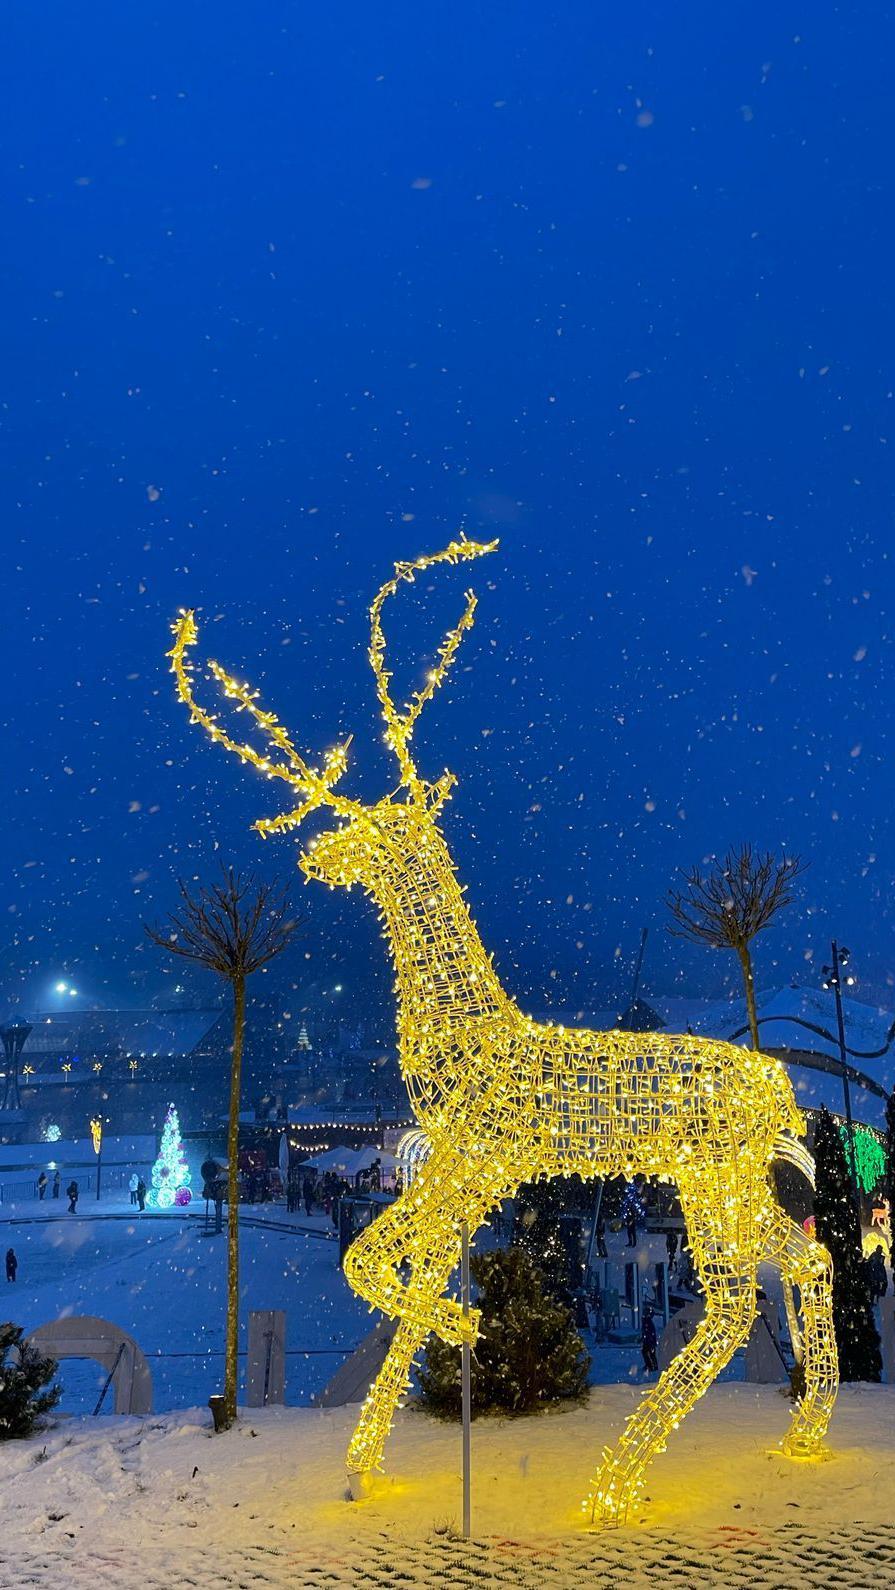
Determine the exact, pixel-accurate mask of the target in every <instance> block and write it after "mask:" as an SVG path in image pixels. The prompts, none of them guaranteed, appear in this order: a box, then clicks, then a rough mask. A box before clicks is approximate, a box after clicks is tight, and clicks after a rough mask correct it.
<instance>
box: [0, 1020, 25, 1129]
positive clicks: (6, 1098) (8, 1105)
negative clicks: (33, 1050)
mask: <svg viewBox="0 0 895 1590" xmlns="http://www.w3.org/2000/svg"><path fill="white" fill-rule="evenodd" d="M30 1031H31V1028H30V1027H29V1025H28V1023H27V1021H14V1022H12V1023H11V1024H10V1026H8V1027H0V1038H2V1039H3V1049H4V1052H5V1054H6V1086H5V1088H4V1090H3V1106H2V1107H3V1109H4V1110H20V1109H21V1107H22V1106H21V1101H20V1099H19V1061H20V1059H21V1057H22V1050H23V1049H24V1047H25V1040H26V1038H27V1037H28V1034H29V1032H30Z"/></svg>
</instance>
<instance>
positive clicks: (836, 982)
mask: <svg viewBox="0 0 895 1590" xmlns="http://www.w3.org/2000/svg"><path fill="white" fill-rule="evenodd" d="M831 950H832V958H833V964H832V966H825V967H824V969H823V973H824V982H823V986H824V988H832V990H833V996H834V998H835V1001H836V1030H837V1033H838V1037H839V1065H840V1068H841V1071H842V1097H843V1100H844V1103H845V1125H846V1133H847V1136H848V1172H849V1175H850V1177H851V1184H852V1191H853V1192H854V1195H855V1200H856V1202H858V1204H859V1217H860V1203H859V1195H858V1184H857V1181H856V1179H855V1128H854V1123H853V1121H852V1113H851V1087H850V1085H849V1080H848V1060H847V1058H846V1050H845V1018H844V1015H843V1012H842V968H843V967H844V966H847V965H848V962H849V959H850V955H849V951H848V950H847V949H846V948H845V945H843V946H842V948H841V949H840V947H839V945H838V944H837V943H836V940H835V939H834V940H833V943H832V946H831ZM847 981H848V982H849V983H853V982H854V978H853V977H849V978H848V979H847Z"/></svg>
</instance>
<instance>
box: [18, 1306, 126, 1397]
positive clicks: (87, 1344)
mask: <svg viewBox="0 0 895 1590" xmlns="http://www.w3.org/2000/svg"><path fill="white" fill-rule="evenodd" d="M28 1341H29V1342H30V1344H31V1345H32V1346H33V1347H39V1348H40V1350H41V1352H42V1353H46V1354H47V1355H48V1356H49V1357H50V1358H94V1359H96V1362H97V1363H98V1364H101V1365H102V1367H103V1369H105V1370H107V1371H112V1370H114V1377H113V1380H112V1385H113V1386H114V1388H115V1412H116V1413H138V1414H140V1413H151V1412H152V1375H151V1374H150V1372H149V1365H148V1364H147V1362H146V1358H145V1356H144V1354H143V1352H142V1351H141V1349H140V1348H139V1347H138V1346H137V1343H136V1342H135V1341H134V1338H133V1336H129V1335H128V1333H127V1331H123V1330H122V1329H121V1327H120V1326H119V1325H113V1324H112V1323H111V1321H110V1320H107V1319H99V1318H98V1317H97V1316H96V1315H94V1314H75V1315H72V1316H71V1317H70V1318H68V1319H55V1320H51V1321H50V1323H49V1324H48V1325H38V1327H37V1329H36V1330H33V1331H32V1332H31V1334H30V1336H29V1337H28Z"/></svg>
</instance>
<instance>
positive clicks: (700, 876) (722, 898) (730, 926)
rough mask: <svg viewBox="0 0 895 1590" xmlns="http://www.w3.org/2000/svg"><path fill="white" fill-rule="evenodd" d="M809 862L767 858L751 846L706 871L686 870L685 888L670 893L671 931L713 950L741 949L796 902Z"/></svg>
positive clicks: (786, 857)
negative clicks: (795, 887) (795, 888)
mask: <svg viewBox="0 0 895 1590" xmlns="http://www.w3.org/2000/svg"><path fill="white" fill-rule="evenodd" d="M806 865H807V863H805V862H803V861H801V860H800V858H799V857H798V856H786V855H784V856H781V858H780V860H779V861H778V860H777V859H776V857H774V856H772V855H770V854H769V853H768V854H765V855H762V854H761V852H760V851H755V850H753V848H752V846H751V845H741V846H740V847H739V849H737V850H729V851H728V852H727V855H726V856H725V857H724V858H723V860H715V861H713V862H712V864H711V865H710V866H709V867H708V869H707V870H706V871H705V872H703V871H702V870H701V869H700V868H699V867H692V868H691V869H690V871H689V872H684V873H683V874H682V877H683V879H684V887H683V888H682V889H672V890H670V891H669V893H668V896H667V900H666V904H667V906H668V910H669V911H670V913H671V916H672V919H673V925H672V926H671V927H669V930H668V931H669V932H670V933H673V934H674V935H675V936H676V937H678V938H685V939H690V940H692V941H693V942H695V943H698V944H709V945H711V946H712V948H713V949H719V950H720V949H731V950H741V949H745V948H747V947H748V945H749V944H750V943H751V941H752V939H754V938H755V936H756V934H757V933H761V932H763V931H764V929H765V928H766V927H768V926H769V925H770V923H771V922H772V921H773V919H774V917H775V916H776V915H777V912H778V911H782V910H783V908H784V907H785V906H787V905H789V904H791V902H792V900H793V899H794V898H795V895H794V891H793V884H794V883H795V881H796V879H797V878H798V877H800V876H801V875H802V873H803V872H804V871H805V868H806Z"/></svg>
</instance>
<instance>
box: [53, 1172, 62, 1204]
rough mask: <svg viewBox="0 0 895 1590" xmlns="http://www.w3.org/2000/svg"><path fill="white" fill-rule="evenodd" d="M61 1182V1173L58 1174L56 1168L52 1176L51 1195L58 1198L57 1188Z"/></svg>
mask: <svg viewBox="0 0 895 1590" xmlns="http://www.w3.org/2000/svg"><path fill="white" fill-rule="evenodd" d="M61 1183H62V1177H61V1175H60V1174H59V1172H58V1170H57V1172H56V1174H55V1176H54V1177H53V1197H54V1198H58V1197H59V1188H60V1186H61Z"/></svg>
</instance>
